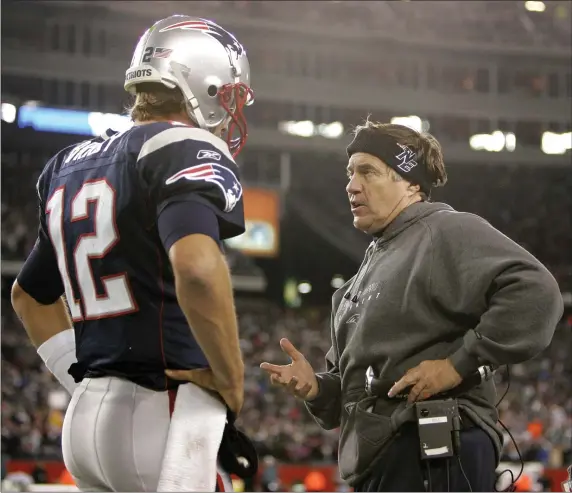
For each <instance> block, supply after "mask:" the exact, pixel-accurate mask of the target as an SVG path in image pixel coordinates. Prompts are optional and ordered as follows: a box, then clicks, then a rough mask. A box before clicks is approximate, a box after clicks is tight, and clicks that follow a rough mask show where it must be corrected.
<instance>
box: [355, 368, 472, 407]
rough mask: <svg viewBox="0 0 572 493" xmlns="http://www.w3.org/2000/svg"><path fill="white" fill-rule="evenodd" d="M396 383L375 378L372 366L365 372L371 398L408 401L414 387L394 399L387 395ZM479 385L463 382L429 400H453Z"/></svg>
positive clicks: (406, 388) (406, 389) (366, 384)
mask: <svg viewBox="0 0 572 493" xmlns="http://www.w3.org/2000/svg"><path fill="white" fill-rule="evenodd" d="M394 383H395V382H393V381H392V380H387V379H385V380H380V379H379V378H375V374H374V372H373V368H372V367H371V366H370V367H369V368H368V369H367V371H366V372H365V392H366V394H367V395H369V396H376V397H379V398H383V399H388V400H392V399H397V400H406V399H407V398H408V396H409V392H410V391H411V389H412V388H413V385H410V386H408V387H405V388H404V389H403V392H402V393H401V394H397V395H395V396H393V397H388V395H387V393H388V392H389V390H390V389H391V387H393V384H394ZM478 384H479V382H477V381H475V380H473V379H468V380H463V381H462V382H461V383H460V384H459V385H457V386H456V387H454V388H452V389H450V390H447V391H445V392H441V393H439V394H435V395H433V396H431V397H430V398H429V400H434V399H451V398H454V397H458V396H459V395H461V394H464V393H465V392H467V391H468V390H471V389H472V388H474V387H476V386H477V385H478Z"/></svg>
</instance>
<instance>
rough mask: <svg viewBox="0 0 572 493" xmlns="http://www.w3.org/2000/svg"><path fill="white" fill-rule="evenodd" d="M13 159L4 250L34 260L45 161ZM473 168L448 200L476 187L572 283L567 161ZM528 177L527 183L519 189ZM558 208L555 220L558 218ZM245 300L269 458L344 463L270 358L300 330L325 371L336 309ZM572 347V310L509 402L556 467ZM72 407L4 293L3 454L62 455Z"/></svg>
mask: <svg viewBox="0 0 572 493" xmlns="http://www.w3.org/2000/svg"><path fill="white" fill-rule="evenodd" d="M2 158H3V159H2V161H3V192H4V193H3V196H2V258H3V260H6V259H8V260H16V259H22V258H24V257H25V255H26V253H27V252H28V251H29V250H30V249H31V247H32V245H33V242H34V239H35V236H36V224H37V212H36V210H37V206H36V199H35V193H34V187H33V185H32V184H33V183H35V179H36V176H37V172H38V169H37V166H35V165H34V163H35V162H36V161H35V160H34V159H28V158H26V157H22V155H20V156H19V157H18V158H15V157H14V155H12V156H10V155H4V154H3V156H2ZM470 170H471V171H469V169H467V172H466V173H459V172H458V171H457V172H455V171H454V169H453V172H452V173H451V175H452V177H454V181H455V183H456V184H455V185H454V186H452V187H451V190H450V193H449V194H444V195H445V196H443V197H439V198H440V199H442V200H446V201H448V202H450V203H452V205H454V206H456V205H457V204H455V195H456V192H455V190H458V191H463V190H464V192H465V193H464V197H465V200H464V201H462V202H460V204H459V208H460V209H462V210H469V211H471V212H476V213H478V214H481V215H482V216H483V217H485V218H487V219H489V220H490V221H491V222H492V223H493V225H495V226H496V227H498V228H499V229H501V231H503V232H505V233H506V234H508V235H509V236H510V237H512V238H514V239H515V240H516V241H518V242H520V243H522V244H524V246H525V247H527V248H529V249H530V250H531V251H532V252H533V253H534V254H535V255H537V256H538V257H539V258H540V259H541V260H542V261H543V262H545V263H546V264H547V265H548V266H549V267H550V268H551V269H552V270H553V272H554V273H555V274H556V275H557V277H559V280H560V281H561V285H564V284H566V281H567V280H568V279H569V274H570V273H569V269H570V266H569V265H566V258H567V254H566V252H569V251H570V248H569V246H570V244H571V243H572V239H571V238H570V234H571V232H570V231H569V227H567V224H568V225H569V222H568V221H567V219H566V218H567V216H566V214H565V211H566V210H567V206H568V205H569V204H568V202H567V201H569V197H568V196H567V195H566V193H565V189H566V187H562V186H558V180H560V179H561V178H559V177H560V173H559V172H558V170H557V169H556V168H553V169H544V170H540V171H539V170H537V169H536V170H535V168H506V169H504V173H499V169H498V168H495V169H493V168H492V167H489V168H487V167H482V168H480V170H473V169H472V168H470ZM477 171H478V172H477ZM564 171H565V170H564ZM474 173H477V174H479V176H480V180H477V179H475V176H473V175H474ZM538 173H540V174H541V175H542V179H541V180H540V179H539V175H538ZM23 176H25V177H26V179H23V178H22V177H23ZM516 183H518V185H519V186H514V185H516ZM485 184H486V187H485ZM511 184H512V186H511ZM481 185H482V186H481ZM560 185H562V183H561V182H560ZM445 190H446V189H445ZM469 191H470V193H466V192H469ZM523 191H524V193H525V195H526V196H525V197H524V199H519V197H518V196H517V195H518V194H521V193H523ZM559 191H561V193H560V192H559ZM485 193H487V194H494V196H495V197H496V199H495V201H490V200H483V197H484V196H485V195H484V194H485ZM461 205H462V206H461ZM559 210H560V211H561V214H558V211H559ZM550 217H552V218H555V219H554V220H552V221H550V220H549V218H550ZM3 282H8V280H7V279H4V281H3ZM2 291H3V293H4V296H6V293H9V285H4V286H3V289H2ZM237 309H238V313H239V320H240V330H241V342H242V349H243V352H244V357H245V361H246V362H247V384H246V400H245V405H244V411H243V413H242V415H241V417H240V421H241V425H242V427H243V428H244V429H245V431H247V432H248V433H249V434H250V435H251V436H252V437H253V438H254V439H255V441H256V443H257V446H258V448H259V451H260V453H261V455H263V456H266V455H270V456H273V457H275V458H276V459H277V460H279V461H288V462H307V461H320V460H325V461H332V460H334V459H335V457H336V453H337V433H336V432H335V431H334V432H324V431H322V430H321V429H320V428H319V427H318V426H317V424H316V423H315V422H314V421H313V420H312V418H311V417H310V416H309V415H308V413H307V412H306V411H305V409H304V407H303V405H302V404H301V403H300V402H298V401H295V400H293V399H291V398H289V397H288V396H287V395H286V394H285V393H281V392H276V391H275V389H273V388H272V387H271V386H270V385H269V382H268V379H267V378H266V377H265V376H264V375H263V374H262V372H261V370H260V369H259V367H258V364H259V363H260V362H262V361H275V362H279V361H285V356H284V355H283V354H282V353H281V351H280V348H279V345H278V341H279V339H280V338H281V337H289V338H290V339H291V340H292V341H293V343H294V344H295V345H297V346H298V347H299V348H300V349H301V351H302V352H303V353H304V354H305V355H306V356H307V357H308V359H309V360H310V362H311V363H312V364H313V365H314V367H315V368H316V369H322V367H323V364H324V361H323V356H324V354H325V352H326V351H327V349H328V346H329V330H328V320H329V314H328V309H327V308H315V309H309V308H305V309H299V310H284V309H282V308H279V307H278V306H275V305H273V304H271V303H270V302H268V301H265V302H262V301H256V302H254V301H252V300H247V299H240V298H239V299H238V302H237ZM570 347H572V317H568V318H566V317H565V318H564V319H563V320H562V323H561V324H560V327H559V329H558V331H557V333H556V336H555V339H554V341H553V343H552V345H551V346H550V347H549V348H548V349H547V350H546V351H545V352H544V353H542V354H541V355H540V356H538V357H537V358H536V359H534V360H533V361H531V362H528V363H525V364H522V365H515V366H514V367H512V370H511V373H512V374H511V382H510V383H511V385H510V389H509V391H508V394H507V396H506V398H505V399H504V400H503V401H502V403H501V404H500V409H501V417H502V419H503V421H504V422H505V424H506V425H507V426H508V427H509V429H510V430H511V432H512V433H513V435H514V436H515V439H516V440H517V442H518V445H519V448H520V451H521V453H522V454H523V457H524V458H525V459H526V460H537V461H540V462H543V463H545V464H547V465H551V466H561V465H563V464H568V463H570V462H572V457H571V455H572V451H571V448H570V444H571V443H572V394H571V393H570V382H571V381H572V360H571V359H570V358H569V357H568V354H567V352H569V348H570ZM498 373H499V374H498V375H497V378H498V381H499V383H500V385H499V394H502V393H503V392H504V389H505V387H506V384H507V381H506V379H507V375H506V372H503V371H500V372H498ZM66 405H67V397H66V395H65V394H64V393H63V392H62V390H61V389H60V388H59V387H58V384H57V382H56V381H55V380H54V379H53V378H52V377H51V375H50V374H49V373H47V372H46V369H45V368H44V365H43V364H42V363H41V360H40V358H38V357H37V355H36V354H35V351H34V349H33V348H32V346H31V345H30V344H29V343H28V342H27V337H26V335H25V332H24V330H23V328H22V327H21V325H20V323H19V322H18V320H17V318H16V317H15V315H14V313H13V311H12V309H11V307H10V304H9V301H8V300H7V299H3V300H2V451H3V454H6V455H7V456H8V457H12V458H14V457H27V458H31V457H34V458H37V457H59V456H60V446H59V438H60V431H61V425H62V421H63V415H64V412H65V407H66ZM505 444H506V445H505V451H504V454H505V457H504V458H505V459H507V460H515V459H518V455H517V452H516V450H515V448H514V446H513V445H512V444H511V443H510V440H509V439H508V437H507V440H506V441H505Z"/></svg>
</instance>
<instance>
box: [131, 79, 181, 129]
mask: <svg viewBox="0 0 572 493" xmlns="http://www.w3.org/2000/svg"><path fill="white" fill-rule="evenodd" d="M126 110H127V112H128V113H129V115H130V116H131V119H132V120H133V121H139V122H147V121H153V120H162V119H165V118H169V117H172V116H173V115H178V114H180V113H186V108H185V98H184V97H183V94H182V93H181V91H180V90H179V89H178V88H174V89H169V88H167V87H165V86H164V85H162V84H156V83H149V82H148V83H143V84H138V85H137V94H136V95H135V99H134V101H133V102H132V103H131V104H130V105H129V106H128V107H127V108H126Z"/></svg>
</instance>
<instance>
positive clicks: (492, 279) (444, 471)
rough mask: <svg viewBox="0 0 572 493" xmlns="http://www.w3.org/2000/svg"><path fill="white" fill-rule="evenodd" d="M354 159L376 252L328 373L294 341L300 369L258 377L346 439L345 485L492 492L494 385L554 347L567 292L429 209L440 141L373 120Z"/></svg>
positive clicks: (346, 291) (336, 305)
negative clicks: (497, 373) (508, 369)
mask: <svg viewBox="0 0 572 493" xmlns="http://www.w3.org/2000/svg"><path fill="white" fill-rule="evenodd" d="M347 154H348V157H349V163H348V166H347V173H348V179H349V182H348V185H347V187H346V190H347V193H348V199H349V202H350V204H351V210H352V213H353V218H354V219H353V223H354V226H355V227H356V228H358V229H359V230H361V231H363V232H365V233H367V234H369V235H371V236H372V237H373V241H372V242H371V244H370V246H369V247H368V249H367V251H366V254H365V258H364V260H363V262H362V264H361V267H360V268H359V270H358V272H357V274H356V275H355V276H354V277H353V278H352V279H351V280H350V281H349V282H347V283H346V284H345V285H344V286H343V287H342V288H341V289H339V290H338V291H337V292H336V293H335V294H334V296H333V306H332V316H331V339H332V347H331V349H330V350H329V352H328V353H327V355H326V364H327V371H326V372H324V373H315V372H314V370H313V369H312V367H311V366H310V364H309V363H308V362H307V360H306V359H305V358H304V356H303V355H302V354H301V353H300V352H299V351H297V350H296V349H295V348H294V347H293V345H292V344H291V343H290V342H289V341H288V340H287V339H282V340H281V341H280V345H281V346H282V349H283V350H284V351H285V352H286V353H287V354H288V355H289V356H290V358H291V360H292V362H291V364H290V365H275V364H270V363H262V365H261V367H262V368H263V369H264V370H266V371H267V372H268V373H269V374H270V375H271V380H272V382H273V383H274V384H276V385H281V386H283V387H284V388H286V389H287V390H288V391H289V392H291V393H292V394H294V395H295V396H297V397H299V398H302V399H304V400H305V401H306V406H307V408H308V410H309V411H310V413H311V414H312V415H313V416H314V417H315V419H316V421H317V422H318V423H319V424H320V426H322V427H323V428H325V429H334V428H338V427H339V428H340V433H341V434H340V446H339V468H340V474H341V476H342V477H343V478H344V479H345V480H346V481H348V482H349V483H350V484H351V485H352V486H354V488H355V489H356V490H357V491H493V488H494V483H495V469H496V467H497V464H498V460H499V456H500V451H501V448H502V433H501V431H500V429H499V426H498V414H497V410H496V407H495V404H496V391H495V386H494V382H493V381H492V380H489V379H488V374H489V373H490V371H491V370H494V369H496V368H498V367H500V366H502V365H508V364H513V363H519V362H523V361H526V360H528V359H531V358H532V357H534V356H535V355H536V354H538V353H539V352H540V351H542V350H543V349H544V348H545V347H546V346H548V344H549V343H550V341H551V339H552V336H553V333H554V330H555V327H556V324H557V323H558V321H559V320H560V318H561V316H562V312H563V301H562V296H561V294H560V290H559V287H558V285H557V283H556V281H555V279H554V278H553V277H552V275H551V274H550V273H549V272H548V270H547V269H546V268H545V267H544V266H543V265H542V264H541V263H540V262H539V261H538V260H537V259H536V258H535V257H533V256H532V255H531V254H530V253H528V252H527V251H526V250H524V249H523V248H521V247H520V246H519V245H517V244H516V243H514V242H513V241H512V240H510V239H509V238H507V237H506V236H505V235H503V234H502V233H500V232H499V231H498V230H496V229H495V228H493V227H492V226H491V225H490V224H489V223H488V222H487V221H485V220H484V219H482V218H480V217H479V216H476V215H474V214H469V213H463V212H457V211H455V210H454V209H452V208H451V207H449V206H448V205H446V204H442V203H432V202H430V201H429V200H428V198H429V196H430V192H431V189H432V187H436V186H442V185H444V184H445V183H446V181H447V175H446V172H445V166H444V163H443V156H442V151H441V147H440V145H439V143H438V142H437V141H436V140H435V139H434V138H433V137H432V136H431V135H429V134H420V133H418V132H416V131H414V130H412V129H409V128H407V127H403V126H400V125H393V124H381V123H374V122H372V121H369V120H368V121H367V122H366V123H365V124H364V125H362V126H358V127H357V128H356V131H355V137H354V139H353V141H352V142H351V144H350V145H349V146H348V148H347ZM475 376H477V377H478V378H477V379H475ZM483 376H485V377H486V378H482V377H483ZM467 382H468V383H469V384H470V385H466V384H467ZM423 416H425V417H423ZM432 416H433V417H432ZM429 425H430V426H429ZM437 425H439V426H437ZM451 437H452V438H451ZM441 457H443V458H441Z"/></svg>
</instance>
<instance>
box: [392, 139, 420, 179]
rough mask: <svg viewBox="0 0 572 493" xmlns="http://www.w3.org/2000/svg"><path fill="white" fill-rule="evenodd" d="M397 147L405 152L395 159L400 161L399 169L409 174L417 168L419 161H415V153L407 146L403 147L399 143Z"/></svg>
mask: <svg viewBox="0 0 572 493" xmlns="http://www.w3.org/2000/svg"><path fill="white" fill-rule="evenodd" d="M397 145H398V146H399V147H401V149H402V151H403V152H400V153H399V154H398V155H397V156H395V158H396V159H399V161H400V162H399V164H398V165H397V167H398V168H399V169H400V170H401V171H404V172H405V173H409V172H410V171H411V170H412V169H413V168H415V166H417V161H415V153H414V152H413V151H412V150H411V149H409V147H407V146H404V145H401V144H399V143H397Z"/></svg>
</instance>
